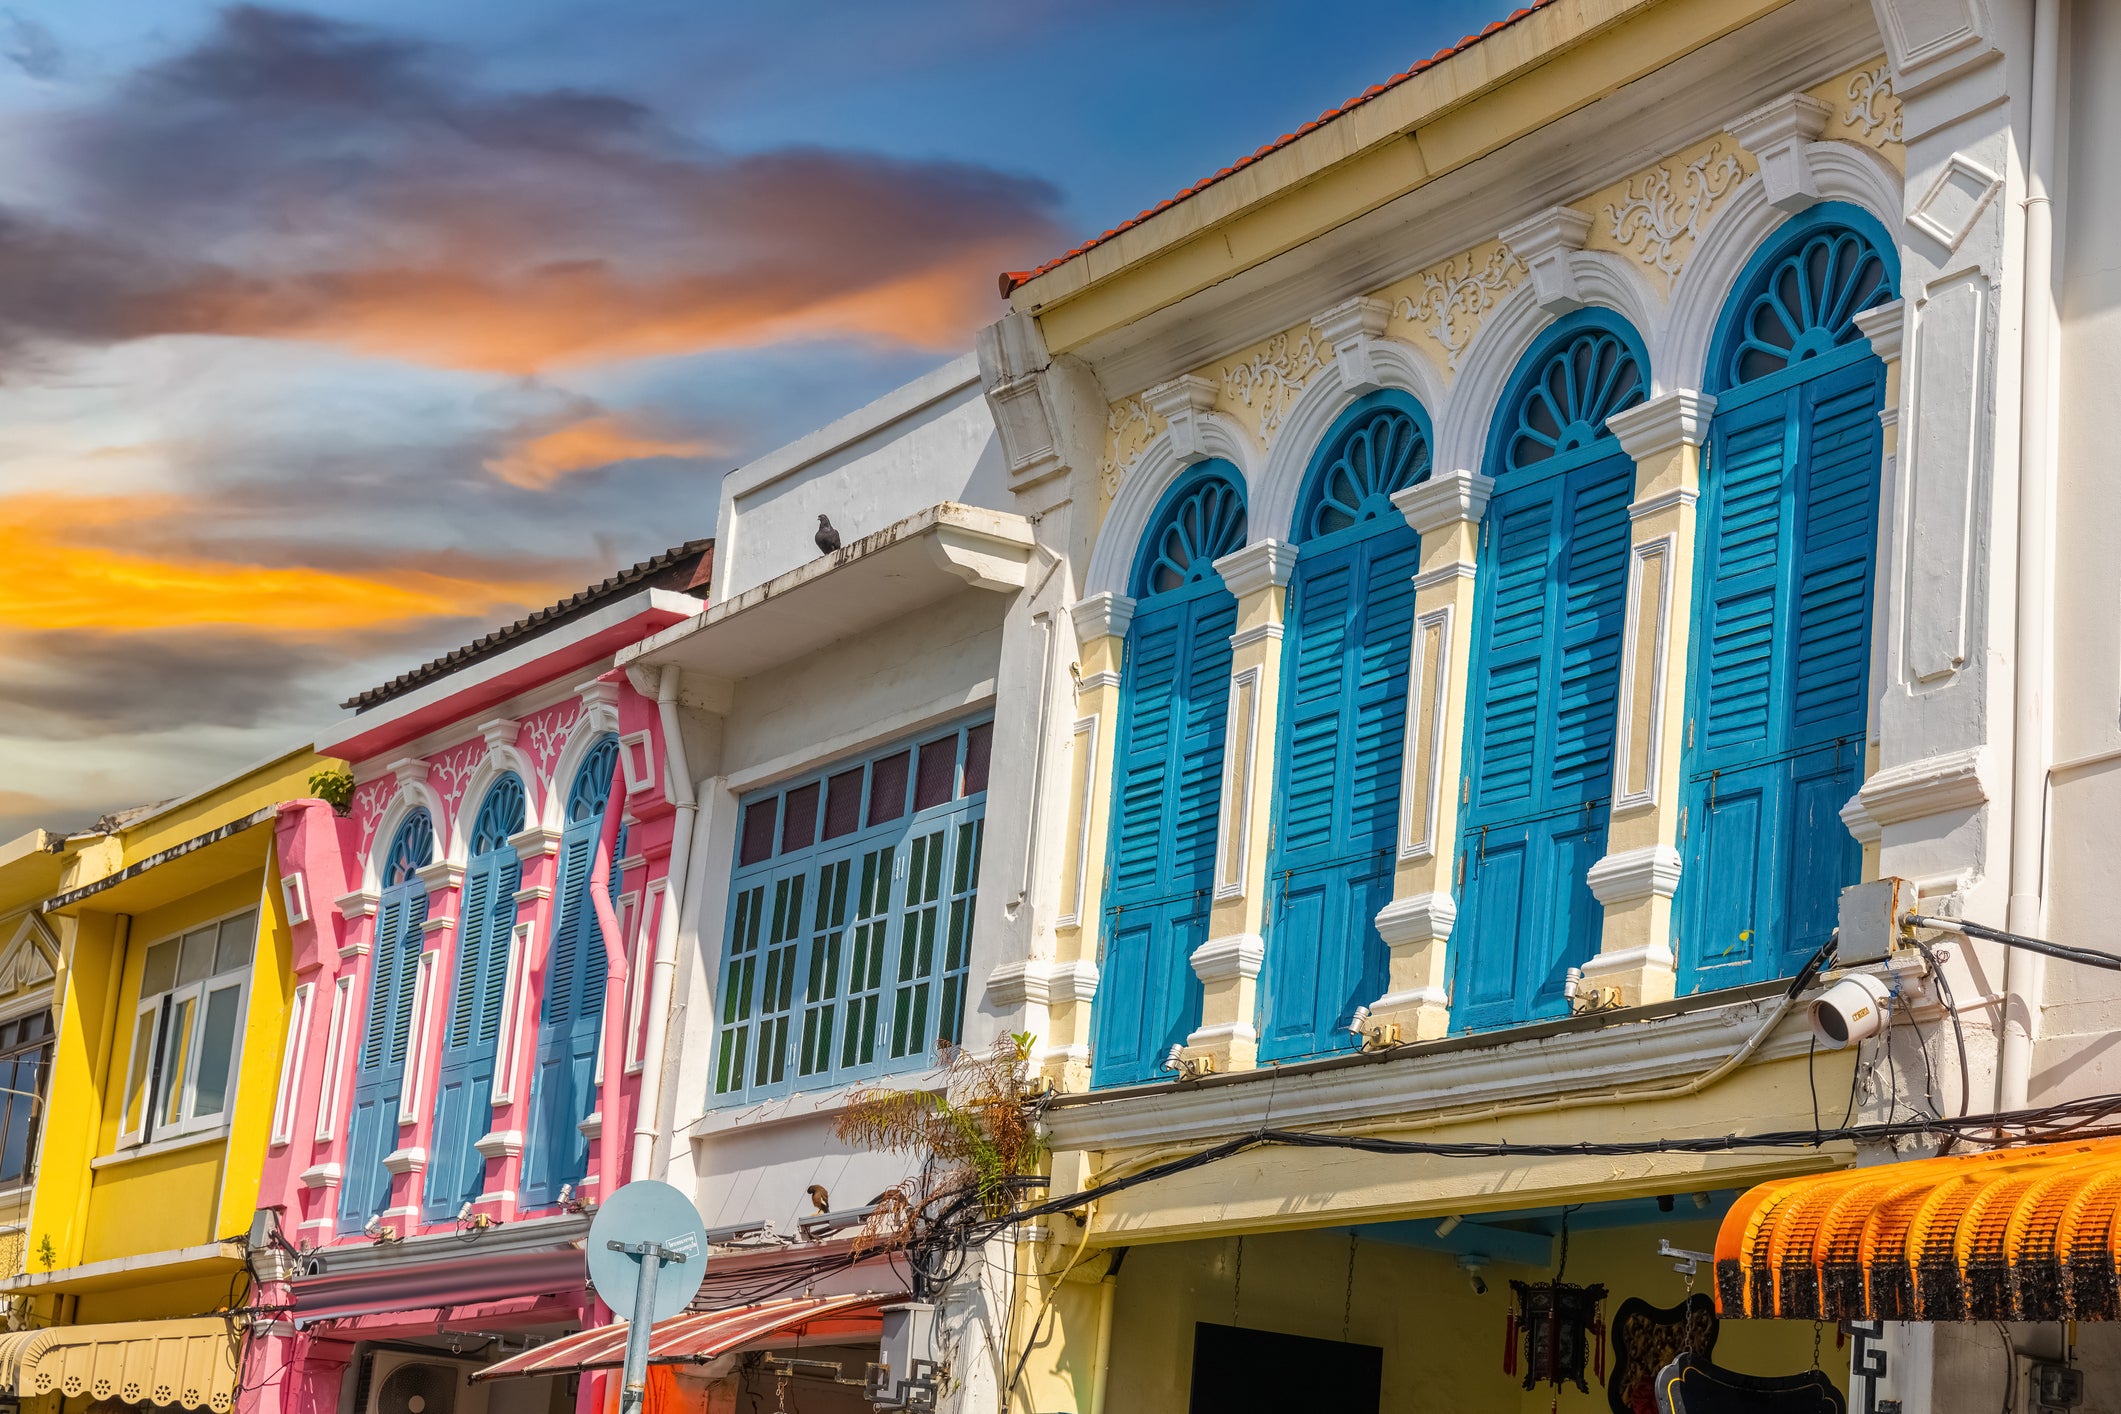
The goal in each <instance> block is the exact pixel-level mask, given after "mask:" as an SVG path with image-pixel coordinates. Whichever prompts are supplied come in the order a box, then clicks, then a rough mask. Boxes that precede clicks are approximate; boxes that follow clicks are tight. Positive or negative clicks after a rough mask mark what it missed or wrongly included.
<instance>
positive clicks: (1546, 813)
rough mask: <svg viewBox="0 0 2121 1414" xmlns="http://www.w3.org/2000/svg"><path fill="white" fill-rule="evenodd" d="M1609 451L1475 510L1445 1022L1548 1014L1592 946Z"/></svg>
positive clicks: (1611, 604) (1615, 513) (1610, 539)
mask: <svg viewBox="0 0 2121 1414" xmlns="http://www.w3.org/2000/svg"><path fill="white" fill-rule="evenodd" d="M1605 445H1606V446H1608V447H1609V448H1610V447H1611V444H1610V443H1606V444H1605ZM1614 450H1615V453H1616V454H1613V455H1608V456H1605V457H1602V458H1599V459H1597V460H1595V461H1587V462H1584V463H1582V464H1579V465H1576V466H1574V467H1572V468H1570V469H1569V470H1567V471H1565V472H1562V473H1560V474H1556V475H1550V476H1548V477H1547V478H1546V479H1545V480H1542V481H1538V482H1535V483H1533V484H1531V485H1529V486H1522V487H1519V488H1516V489H1513V490H1511V491H1509V492H1507V493H1501V494H1498V495H1497V496H1496V497H1495V498H1494V500H1493V501H1492V502H1491V503H1490V505H1489V508H1488V526H1487V536H1488V538H1487V544H1486V548H1485V549H1484V550H1483V552H1482V564H1483V574H1484V575H1485V576H1486V584H1485V586H1484V590H1485V598H1484V602H1483V604H1482V607H1481V612H1480V639H1479V642H1478V644H1477V645H1476V651H1475V663H1476V668H1475V674H1476V682H1477V683H1478V684H1479V688H1478V691H1477V692H1476V697H1475V701H1474V719H1475V725H1474V729H1473V732H1472V742H1473V746H1472V749H1471V751H1470V752H1469V758H1470V759H1469V762H1468V765H1469V767H1470V769H1471V772H1472V779H1471V781H1470V783H1469V794H1470V804H1469V807H1468V809H1467V810H1466V811H1465V812H1464V814H1463V816H1462V817H1461V831H1460V871H1461V878H1462V883H1461V886H1460V890H1459V892H1460V898H1459V913H1458V923H1457V926H1456V928H1455V929H1454V931H1453V934H1452V951H1453V953H1454V955H1455V956H1456V958H1457V962H1456V965H1455V971H1454V975H1455V978H1456V982H1455V988H1456V995H1455V997H1454V1002H1453V1009H1452V1021H1453V1024H1454V1025H1458V1026H1464V1027H1470V1028H1475V1029H1478V1028H1484V1027H1491V1026H1502V1025H1510V1024H1514V1023H1518V1022H1523V1021H1527V1020H1531V1019H1532V1018H1534V1017H1537V1016H1541V1015H1549V1014H1555V1013H1558V1012H1560V1011H1561V1010H1562V1009H1563V1008H1564V1006H1565V1005H1566V1003H1565V1001H1564V999H1563V997H1562V992H1561V987H1562V982H1563V979H1564V976H1565V974H1566V972H1567V969H1568V968H1569V967H1571V966H1574V965H1577V964H1579V963H1581V962H1582V961H1583V960H1584V959H1585V958H1586V957H1588V956H1590V955H1591V954H1593V953H1595V952H1597V951H1598V947H1599V934H1600V931H1601V929H1602V926H1603V917H1604V915H1603V913H1602V911H1601V910H1600V908H1599V906H1598V901H1597V900H1596V898H1594V897H1593V896H1592V894H1591V892H1590V887H1589V885H1588V884H1587V883H1586V882H1585V874H1586V872H1587V871H1588V870H1589V868H1590V866H1591V865H1592V864H1594V863H1596V862H1597V860H1598V859H1599V858H1600V857H1602V856H1603V855H1604V853H1605V846H1606V810H1605V808H1604V803H1605V801H1606V798H1607V796H1608V794H1609V793H1610V791H1611V789H1612V771H1613V737H1614V733H1615V730H1616V722H1615V714H1616V712H1617V710H1618V694H1619V674H1620V652H1621V643H1622V639H1623V634H1624V623H1625V613H1626V602H1627V576H1628V553H1629V551H1628V546H1629V540H1630V534H1631V532H1630V528H1629V517H1628V505H1629V503H1630V501H1632V500H1633V498H1634V484H1635V468H1634V464H1633V463H1632V462H1631V461H1629V460H1628V458H1627V457H1625V456H1623V455H1618V454H1617V449H1614Z"/></svg>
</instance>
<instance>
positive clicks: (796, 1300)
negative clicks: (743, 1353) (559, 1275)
mask: <svg viewBox="0 0 2121 1414" xmlns="http://www.w3.org/2000/svg"><path fill="white" fill-rule="evenodd" d="M904 1300H906V1297H905V1296H904V1295H903V1294H898V1295H888V1296H887V1295H882V1294H879V1293H877V1292H865V1293H863V1294H862V1295H859V1296H801V1297H793V1298H790V1299H788V1300H785V1301H766V1302H762V1303H760V1304H759V1305H757V1306H739V1307H737V1308H736V1309H734V1310H730V1311H708V1312H704V1313H700V1314H693V1313H690V1312H688V1313H687V1314H685V1315H682V1316H672V1317H671V1318H670V1319H669V1320H667V1321H658V1322H656V1326H655V1333H654V1334H653V1335H652V1336H650V1337H649V1341H648V1361H649V1363H650V1364H652V1365H684V1364H696V1363H704V1362H706V1361H708V1360H712V1359H713V1358H714V1357H715V1356H717V1355H720V1354H723V1353H724V1352H726V1351H730V1350H735V1349H736V1348H737V1347H738V1346H741V1345H748V1344H750V1343H751V1342H752V1341H755V1340H770V1339H772V1338H774V1337H776V1336H784V1335H785V1336H799V1337H801V1338H802V1339H804V1340H806V1341H812V1342H817V1343H824V1342H827V1341H833V1340H856V1341H860V1340H875V1339H877V1338H878V1337H879V1336H881V1335H882V1334H883V1329H884V1318H883V1315H882V1314H881V1313H882V1311H883V1309H884V1307H886V1306H890V1305H892V1304H894V1303H897V1302H901V1301H904ZM625 1359H626V1323H625V1322H624V1321H619V1322H617V1323H615V1324H613V1325H608V1326H598V1327H596V1328H595V1329H593V1330H586V1331H576V1332H575V1333H574V1334H573V1335H569V1336H562V1337H560V1338H559V1339H558V1340H555V1341H552V1342H550V1343H548V1344H545V1345H541V1346H539V1347H538V1348H537V1349H535V1350H526V1351H524V1352H523V1353H522V1354H521V1355H516V1356H512V1357H511V1358H509V1359H506V1360H503V1361H501V1362H500V1363H499V1364H497V1365H488V1366H487V1367H486V1368H485V1369H483V1370H477V1371H474V1372H473V1374H472V1378H473V1379H474V1380H498V1379H501V1378H504V1377H505V1376H509V1375H559V1374H571V1373H573V1372H575V1371H577V1370H615V1369H617V1368H618V1367H619V1366H620V1365H621V1364H623V1363H624V1362H625Z"/></svg>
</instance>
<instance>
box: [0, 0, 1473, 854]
mask: <svg viewBox="0 0 2121 1414" xmlns="http://www.w3.org/2000/svg"><path fill="white" fill-rule="evenodd" d="M1501 13H1502V11H1501V9H1500V8H1499V7H1498V6H1495V5H1489V4H1473V3H1464V2H1463V0H1434V2H1433V3H1402V4H1382V3H1377V4H1353V3H1350V4H1342V5H1324V6H1320V5H1310V6H1295V5H1289V4H1286V3H1284V4H1280V5H1268V4H1262V3H1254V0H1225V3H1219V4H1214V5H1210V4H1207V3H1204V0H1171V3H1161V4H1160V3H1154V0H1137V3H1119V0H1077V3H1072V4H1059V3H1053V0H1028V3H1018V4H1010V5H999V4H991V3H990V4H974V3H965V0H934V3H913V4H900V5H895V6H887V5H877V4H873V3H867V4H853V3H826V4H814V5H803V4H793V3H785V0H784V3H767V0H744V2H743V3H727V2H726V0H725V2H722V3H699V0H691V3H678V0H601V3H589V0H449V3H437V2H436V0H419V3H415V0H367V3H358V4H356V3H327V4H307V5H299V6H285V7H257V6H244V7H217V6H212V5H206V4H195V3H190V0H68V3H64V4H59V3H53V4H24V3H16V4H13V5H5V4H0V556H5V557H6V558H7V559H9V560H10V561H11V563H12V565H13V567H14V572H13V573H12V574H11V575H10V576H9V577H8V580H9V582H8V583H7V584H6V585H5V586H4V587H0V835H11V834H13V833H14V832H15V831H17V830H19V829H22V828H26V827H28V826H30V825H33V824H35V825H46V826H51V827H78V826H80V825H82V824H85V823H86V822H87V821H90V820H93V819H94V818H95V817H96V816H97V815H99V814H101V813H102V812H104V811H106V810H111V809H115V808H119V807H122V806H125V805H129V804H134V803H138V802H141V801H144V800H149V799H155V798H159V797H162V796H167V795H171V794H176V793H179V792H182V791H184V790H187V789H190V788H192V787H194V786H196V785H198V784H200V783H202V782H204V781H206V780H210V779H212V778H213V776H214V775H215V774H217V773H220V772H225V771H227V770H231V769H235V768H237V767H240V766H241V765H243V764H245V763H247V762H249V761H253V760H257V759H261V758H263V757H265V756H267V755H269V754H271V753H272V752H274V751H276V750H278V749H280V748H281V747H284V746H285V745H288V744H291V743H294V742H297V741H300V740H304V739H306V737H307V734H308V732H309V730H311V729H312V728H313V727H314V726H315V725H316V724H317V723H319V722H320V721H322V720H324V719H326V718H328V717H329V716H330V715H331V714H332V713H333V711H334V706H333V704H334V703H335V702H336V701H337V700H338V699H339V698H341V697H344V696H346V695H348V694H349V693H350V692H352V691H355V690H358V689H359V688H361V687H363V686H367V685H370V684H372V683H374V682H376V681H380V680H382V679H384V678H386V677H388V676H390V675H391V674H392V673H395V672H397V671H400V670H402V669H403V668H404V667H407V666H410V665H411V664H413V663H416V662H418V661H421V660H423V659H424V658H426V657H428V656H431V655H432V654H434V653H436V652H439V651H442V650H444V649H447V648H448V647H451V646H453V645H455V644H457V643H460V642H463V641H464V640H465V639H467V638H469V637H471V636H474V635H475V634H477V633H478V632H480V631H482V630H483V629H484V628H486V627H488V626H490V625H491V624H492V623H494V622H497V621H505V620H506V619H509V618H512V617H514V616H515V615H516V614H517V613H519V612H521V611H523V610H524V609H527V608H530V607H535V606H536V605H538V604H540V603H544V602H549V601H550V600H551V599H553V598H556V597H558V596H559V595H561V594H564V593H566V592H568V591H569V590H570V589H572V588H574V587H577V586H579V585H580V584H583V583H586V582H589V581H591V580H593V579H596V578H600V577H601V576H602V575H604V574H605V573H607V572H609V570H610V569H612V568H613V567H615V566H617V565H621V564H625V563H630V562H631V561H633V560H636V559H639V558H641V557H643V556H646V555H649V554H652V553H654V552H655V551H657V550H659V549H661V548H663V547H664V546H665V545H667V544H669V543H671V542H673V541H675V540H679V539H683V538H687V537H689V536H693V535H702V534H708V533H711V529H712V526H711V521H712V517H713V514H714V507H715V500H716V482H717V479H718V478H719V476H720V475H721V473H722V472H723V471H725V470H727V469H728V468H729V467H730V466H733V465H737V464H739V463H741V462H743V461H744V460H746V459H748V458H749V457H751V456H754V455H756V454H757V453H759V452H761V451H763V450H766V449H768V448H771V447H773V446H775V445H778V444H779V443H781V442H783V441H785V440H787V439H789V438H791V437H794V436H797V435H800V434H801V433H802V432H804V431H806V430H808V429H809V428H811V427H813V426H816V425H818V424H820V423H822V422H825V421H828V420H830V419H831V418H833V417H836V416H838V415H839V414H841V413H843V412H846V411H847V410H848V409H850V408H853V407H855V406H858V405H860V404H861V403H863V402H865V401H867V400H868V399H870V398H872V397H874V396H876V395H877V394H879V393H881V392H883V391H885V390H886V389H888V388H890V387H892V386H894V385H896V384H897V383H899V382H902V381H904V380H905V379H907V378H910V377H912V376H914V375H916V374H918V373H920V372H922V371H924V370H925V369H927V368H929V367H932V366H934V365H935V364H937V363H939V362H941V361H942V360H944V359H945V358H947V357H949V356H950V355H951V354H953V353H954V352H956V351H958V350H960V349H962V348H963V347H965V346H967V344H968V343H969V339H970V335H971V332H972V331H973V330H974V329H976V328H977V327H978V326H979V325H980V324H982V323H985V322H987V321H988V320H990V319H992V318H994V317H995V316H996V315H998V314H999V313H1000V310H1001V305H1000V302H999V299H998V296H997V295H996V293H995V276H996V274H997V272H999V271H1000V270H1002V269H1004V268H1021V267H1023V266H1027V265H1031V264H1035V263H1037V262H1038V261H1040V260H1043V259H1045V258H1047V257H1049V256H1051V255H1054V254H1057V253H1058V252H1059V251H1061V250H1063V249H1065V248H1067V247H1068V246H1070V245H1072V244H1074V243H1075V242H1077V241H1079V240H1081V239H1082V238H1083V237H1085V236H1087V235H1090V234H1094V233H1095V232H1097V231H1100V230H1103V229H1105V228H1107V227H1109V226H1111V225H1114V224H1116V223H1117V222H1119V221H1122V220H1124V219H1126V218H1127V217H1129V216H1131V215H1133V214H1134V213H1135V212H1136V211H1138V210H1140V209H1142V208H1143V207H1145V206H1149V205H1153V204H1154V203H1155V202H1157V201H1160V200H1162V199H1163V198H1164V197H1165V196H1168V195H1169V194H1170V193H1171V192H1173V191H1175V190H1177V189H1179V188H1181V187H1183V186H1186V185H1189V184H1190V183H1192V182H1193V181H1195V180H1196V179H1198V178H1199V177H1200V176H1202V175H1205V174H1206V173H1208V172H1211V171H1214V170H1216V169H1217V168H1220V167H1222V166H1225V165H1227V164H1228V163H1229V162H1230V161H1231V160H1232V159H1234V158H1235V157H1237V156H1238V155H1240V154H1241V153H1244V152H1249V151H1251V150H1252V149H1253V148H1255V147H1257V146H1259V145H1260V144H1261V143H1263V142H1265V141H1267V140H1269V139H1271V138H1273V137H1274V136H1276V135H1277V134H1280V133H1282V132H1285V131H1287V130H1289V129H1291V128H1293V127H1295V126H1297V125H1299V124H1301V123H1303V122H1306V121H1308V120H1309V119H1310V118H1312V117H1314V116H1316V115H1317V114H1318V113H1319V111H1321V110H1322V109H1324V108H1327V107H1329V106H1332V105H1334V104H1337V103H1339V102H1340V101H1342V100H1343V99H1345V98H1347V97H1348V96H1349V95H1351V94H1353V93H1356V92H1358V91H1360V90H1361V89H1363V88H1365V87H1367V86H1368V85H1369V84H1371V83H1374V82H1376V81H1378V80H1380V79H1382V78H1384V77H1386V76H1388V75H1390V74H1392V73H1394V72H1397V71H1399V70H1401V69H1404V68H1405V67H1407V66H1408V65H1409V64H1411V63H1412V62H1414V61H1415V60H1417V59H1419V58H1422V57H1425V56H1426V55H1428V54H1430V53H1432V52H1433V51H1434V50H1436V49H1437V48H1439V47H1442V46H1444V45H1446V44H1450V43H1452V42H1455V41H1456V40H1457V39H1458V38H1459V37H1460V36H1461V35H1463V34H1465V33H1468V32H1470V31H1472V30H1476V29H1478V28H1479V27H1480V26H1481V25H1482V24H1484V23H1485V22H1487V21H1488V20H1490V19H1493V18H1497V17H1499V15H1500V14H1501Z"/></svg>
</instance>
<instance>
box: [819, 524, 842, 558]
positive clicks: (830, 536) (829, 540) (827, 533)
mask: <svg viewBox="0 0 2121 1414" xmlns="http://www.w3.org/2000/svg"><path fill="white" fill-rule="evenodd" d="M817 548H818V553H820V554H824V555H829V554H831V553H832V552H833V551H834V550H837V549H839V548H840V533H839V532H838V531H837V530H834V529H833V528H832V522H831V521H829V520H827V519H825V518H824V517H823V516H819V517H818V518H817Z"/></svg>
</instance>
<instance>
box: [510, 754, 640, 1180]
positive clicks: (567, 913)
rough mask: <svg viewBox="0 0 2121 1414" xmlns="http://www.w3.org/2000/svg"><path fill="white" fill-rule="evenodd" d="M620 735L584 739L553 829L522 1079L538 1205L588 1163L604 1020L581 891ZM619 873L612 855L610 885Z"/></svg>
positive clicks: (527, 1151) (596, 941)
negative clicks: (553, 853) (549, 903)
mask: <svg viewBox="0 0 2121 1414" xmlns="http://www.w3.org/2000/svg"><path fill="white" fill-rule="evenodd" d="M618 764H619V739H618V738H617V737H615V736H607V737H605V738H604V739H603V740H601V741H599V742H598V743H597V744H596V745H595V746H593V747H591V748H590V750H589V754H588V755H587V756H585V757H584V758H583V759H582V764H581V765H580V766H579V767H578V768H577V769H576V770H575V773H574V783H573V784H572V785H570V786H569V787H568V790H567V824H566V827H565V830H564V832H563V833H562V834H561V836H560V884H559V901H558V903H557V905H556V909H557V911H556V913H555V921H554V923H553V929H552V946H551V948H550V949H548V950H547V952H546V962H545V1000H544V1005H543V1006H542V1007H541V1008H540V1010H539V1013H538V1053H537V1069H536V1071H535V1072H534V1073H533V1075H532V1077H531V1082H530V1139H529V1142H528V1143H527V1144H526V1145H525V1146H524V1149H523V1202H524V1205H525V1206H526V1207H543V1206H545V1205H547V1204H550V1203H555V1202H558V1201H559V1196H560V1190H561V1189H562V1188H563V1187H565V1186H566V1185H568V1184H570V1183H580V1182H581V1181H582V1176H583V1175H584V1174H585V1173H587V1172H588V1171H589V1141H588V1139H587V1138H585V1137H584V1136H583V1134H582V1130H581V1124H582V1121H583V1120H585V1119H587V1118H589V1114H590V1111H592V1110H594V1109H595V1108H596V1107H597V1096H596V1068H597V1049H598V1045H599V1043H600V1041H601V1040H602V1030H603V1021H604V975H605V964H606V958H605V955H604V935H603V931H602V930H601V929H600V928H599V927H598V926H597V916H596V906H595V902H594V900H593V899H592V898H591V897H590V892H589V890H590V876H591V874H592V872H593V870H594V866H595V864H596V848H597V841H598V839H599V838H601V836H602V833H603V829H604V810H605V807H606V803H607V802H608V801H609V800H610V799H611V778H612V775H613V773H614V772H615V771H616V770H617V769H618ZM618 879H619V866H618V860H617V859H613V860H612V862H611V887H612V888H613V889H614V890H616V888H617V886H618Z"/></svg>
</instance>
